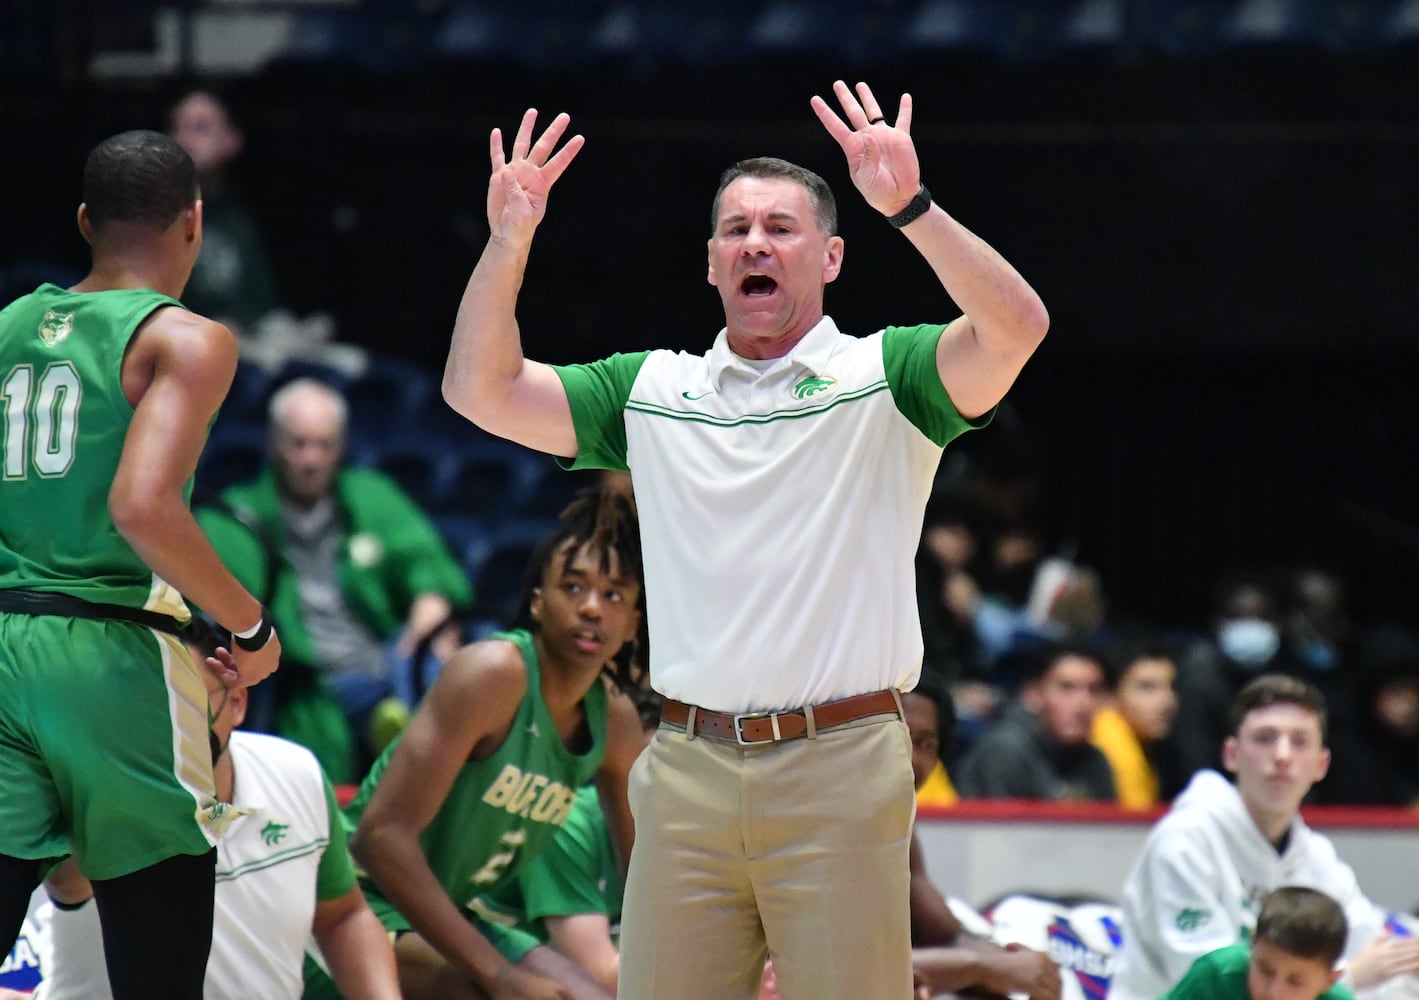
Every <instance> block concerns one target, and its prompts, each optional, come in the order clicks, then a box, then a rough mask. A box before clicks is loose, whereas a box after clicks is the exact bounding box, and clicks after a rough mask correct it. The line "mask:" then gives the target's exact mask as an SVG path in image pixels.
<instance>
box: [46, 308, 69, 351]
mask: <svg viewBox="0 0 1419 1000" xmlns="http://www.w3.org/2000/svg"><path fill="white" fill-rule="evenodd" d="M73 332H74V314H73V313H62V312H55V311H54V310H53V309H46V310H45V311H44V319H42V320H40V321H39V339H40V340H42V341H44V346H45V347H54V346H56V345H57V344H59V343H60V342H61V341H63V340H65V339H67V338H68V336H69V334H71V333H73Z"/></svg>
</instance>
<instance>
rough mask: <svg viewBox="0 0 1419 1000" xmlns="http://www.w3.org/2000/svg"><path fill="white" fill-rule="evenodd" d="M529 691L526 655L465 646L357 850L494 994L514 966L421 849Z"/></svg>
mask: <svg viewBox="0 0 1419 1000" xmlns="http://www.w3.org/2000/svg"><path fill="white" fill-rule="evenodd" d="M526 691H527V671H526V669H525V667H524V666H523V663H522V658H521V656H520V655H519V654H518V652H517V649H516V647H515V646H513V644H512V643H510V642H505V641H502V640H495V641H488V642H478V643H473V644H472V645H469V646H464V647H463V648H462V649H460V650H459V651H458V652H457V653H455V654H454V655H453V656H452V657H451V658H450V659H449V661H448V663H446V664H445V665H444V668H443V671H442V672H441V673H440V674H439V677H438V679H437V680H436V681H434V684H433V687H431V688H430V689H429V692H428V694H427V695H426V696H425V697H424V700H423V701H422V702H421V703H420V705H419V709H418V711H416V712H415V713H414V716H413V718H411V719H410V720H409V724H408V726H407V727H405V729H404V733H403V735H402V736H401V737H400V740H399V745H398V747H397V748H396V749H395V751H394V753H393V755H392V756H391V757H390V759H389V762H388V764H387V766H386V768H385V771H384V774H383V775H382V777H381V778H380V781H379V785H378V787H377V788H376V789H375V790H374V794H373V795H372V796H371V797H370V801H369V803H368V804H367V805H366V807H365V810H364V813H363V815H362V816H361V819H360V824H359V826H358V828H357V829H356V830H355V833H354V836H353V837H352V838H351V840H350V852H351V853H352V854H353V855H354V856H355V860H356V861H357V862H359V864H360V865H361V866H362V867H363V868H364V870H365V872H366V873H367V874H368V875H369V877H370V878H372V879H373V880H374V881H375V883H376V884H377V885H378V886H379V888H380V891H381V892H383V893H384V895H385V898H387V899H388V900H389V901H390V903H392V904H393V905H394V906H395V908H396V909H398V910H399V912H400V913H401V914H403V915H404V918H405V919H406V920H408V921H409V924H410V926H411V927H413V928H414V930H415V931H417V932H418V933H419V935H420V936H422V937H423V938H424V940H425V941H427V942H428V944H429V945H430V946H432V947H433V948H434V949H435V950H436V951H438V952H439V954H440V955H442V956H443V957H444V959H445V960H446V961H447V962H448V963H449V964H450V965H451V966H453V967H454V968H455V969H457V970H459V971H460V972H461V973H463V974H464V975H465V976H467V977H468V978H469V979H471V980H473V981H474V982H475V983H477V984H478V985H480V986H481V987H483V988H484V989H487V990H488V991H489V992H493V991H492V990H491V989H490V987H491V985H492V984H493V983H494V982H495V981H496V980H497V979H498V977H499V976H501V975H503V974H505V972H506V971H507V969H508V968H509V966H508V963H507V961H506V960H505V959H504V958H503V957H502V956H501V955H499V954H498V952H497V951H496V950H495V949H494V948H493V946H492V945H491V944H489V943H488V940H487V939H486V938H485V937H483V935H482V934H480V933H478V931H477V930H475V929H474V927H473V925H472V924H470V923H469V922H468V921H467V920H465V919H464V918H463V916H462V914H461V913H460V912H459V909H458V903H456V902H455V901H454V900H453V899H451V898H449V895H448V893H447V892H446V891H445V890H444V888H443V886H442V885H441V884H440V882H439V880H438V878H437V876H435V875H434V873H433V870H432V869H430V868H429V863H428V860H427V859H426V858H425V857H424V852H423V848H422V847H420V845H419V836H420V834H421V833H423V831H424V828H425V827H427V826H428V825H429V823H431V822H432V821H433V818H434V816H435V815H437V813H438V811H439V808H440V807H441V806H442V805H443V801H444V799H445V797H446V796H447V795H448V792H449V790H450V789H451V788H452V787H453V782H454V779H455V778H456V777H457V775H458V771H459V769H460V768H461V767H462V766H463V764H464V762H465V761H467V760H468V758H469V756H470V755H471V754H472V753H473V751H474V748H475V747H477V746H478V744H479V743H480V742H482V741H483V740H485V739H489V738H491V737H493V736H494V734H500V733H502V732H503V731H504V730H505V729H506V727H507V724H508V721H509V720H510V719H512V718H513V716H514V715H515V714H516V712H517V706H518V704H519V703H520V702H521V700H522V697H523V695H524V694H525V693H526Z"/></svg>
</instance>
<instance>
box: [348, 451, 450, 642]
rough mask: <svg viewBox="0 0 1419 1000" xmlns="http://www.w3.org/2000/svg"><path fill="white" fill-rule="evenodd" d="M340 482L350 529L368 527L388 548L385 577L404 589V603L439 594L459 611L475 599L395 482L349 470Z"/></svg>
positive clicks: (421, 514)
mask: <svg viewBox="0 0 1419 1000" xmlns="http://www.w3.org/2000/svg"><path fill="white" fill-rule="evenodd" d="M341 480H342V481H341V487H340V488H341V492H342V494H343V496H342V499H343V500H344V501H345V503H346V505H347V509H348V510H349V511H350V513H351V518H350V520H351V524H350V527H351V531H352V533H359V532H360V531H361V530H364V527H365V525H369V530H370V532H371V533H372V534H374V535H376V536H378V537H379V538H381V539H382V541H383V542H384V544H385V545H387V546H388V548H389V552H388V553H387V558H388V559H389V560H390V562H389V563H388V565H387V566H386V567H385V569H384V570H383V572H382V574H381V575H382V576H383V577H384V579H385V581H386V585H387V586H390V587H391V588H394V589H396V590H397V591H400V592H402V596H403V598H404V603H405V605H406V606H407V604H408V603H410V602H412V601H413V599H414V598H415V597H417V596H418V595H419V594H439V595H441V596H443V597H445V598H447V599H448V601H449V603H450V604H452V605H453V606H454V607H455V608H459V609H462V608H466V607H467V606H468V605H469V604H470V603H472V598H473V588H472V586H471V585H470V584H469V582H468V577H467V576H466V575H465V574H464V572H463V570H462V569H461V568H460V567H459V565H458V563H457V562H456V561H455V560H454V558H453V556H452V555H451V554H450V553H449V551H448V546H446V545H445V544H444V542H443V539H442V537H440V535H439V533H438V529H437V528H435V527H434V525H433V522H432V521H431V520H429V517H428V515H426V514H425V513H424V512H423V510H422V509H421V508H420V507H419V505H418V504H416V503H415V502H414V501H413V500H412V499H410V497H409V496H408V495H407V494H406V493H405V492H404V491H403V490H402V489H400V488H399V485H398V484H397V483H395V482H394V481H393V480H392V479H390V478H388V477H387V476H385V475H383V474H382V473H379V472H376V471H374V470H373V469H348V470H346V471H345V472H344V473H343V474H342V476H341ZM396 617H399V615H398V614H396Z"/></svg>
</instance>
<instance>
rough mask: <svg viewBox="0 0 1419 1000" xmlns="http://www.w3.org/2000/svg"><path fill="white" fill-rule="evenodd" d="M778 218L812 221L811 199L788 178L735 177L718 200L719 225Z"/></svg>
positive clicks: (806, 191)
mask: <svg viewBox="0 0 1419 1000" xmlns="http://www.w3.org/2000/svg"><path fill="white" fill-rule="evenodd" d="M771 214H782V215H789V216H793V217H795V218H798V219H800V220H815V219H816V217H817V215H816V212H815V210H814V208H813V196H812V195H811V194H810V193H809V191H808V188H806V187H805V186H804V185H802V184H801V183H799V182H798V181H795V180H793V179H792V178H789V177H748V176H746V177H736V178H735V179H734V180H732V181H730V182H729V186H728V187H726V188H725V189H724V191H723V193H721V194H720V196H719V216H718V218H717V219H716V220H715V221H716V222H717V223H723V222H725V221H726V220H728V219H732V218H740V217H742V218H753V217H755V216H758V215H771Z"/></svg>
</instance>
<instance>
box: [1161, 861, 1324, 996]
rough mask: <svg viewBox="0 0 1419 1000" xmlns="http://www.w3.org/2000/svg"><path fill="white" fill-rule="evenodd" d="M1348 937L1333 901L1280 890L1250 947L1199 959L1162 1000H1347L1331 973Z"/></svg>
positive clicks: (1259, 919) (1267, 904)
mask: <svg viewBox="0 0 1419 1000" xmlns="http://www.w3.org/2000/svg"><path fill="white" fill-rule="evenodd" d="M1348 933H1349V928H1348V927H1347V926H1346V923H1345V911H1344V910H1342V909H1341V908H1340V905H1339V904H1338V903H1336V901H1335V900H1333V899H1331V898H1330V897H1329V896H1327V895H1326V894H1325V893H1323V892H1317V891H1316V890H1314V889H1305V888H1301V887H1300V886H1283V887H1282V888H1280V889H1276V890H1274V891H1272V892H1271V893H1270V894H1269V895H1268V896H1267V897H1266V901H1265V902H1264V903H1263V904H1262V906H1261V913H1260V914H1258V915H1257V918H1256V934H1255V936H1254V937H1253V939H1252V943H1251V946H1250V947H1248V946H1247V945H1246V944H1245V943H1240V942H1239V943H1237V944H1234V945H1231V946H1229V947H1226V948H1220V949H1218V950H1217V951H1213V952H1208V953H1207V954H1206V955H1203V956H1202V957H1201V958H1199V959H1198V960H1197V961H1196V962H1194V963H1192V968H1190V969H1188V971H1187V975H1185V976H1183V978H1182V982H1180V983H1178V984H1177V985H1176V986H1174V987H1173V988H1172V989H1171V990H1169V991H1168V992H1167V994H1166V995H1165V996H1164V997H1163V1000H1351V997H1352V994H1351V993H1350V991H1349V990H1348V989H1346V988H1345V987H1344V986H1340V985H1338V981H1339V979H1340V972H1339V971H1338V970H1337V969H1336V968H1335V963H1336V962H1337V961H1338V960H1339V959H1340V954H1341V952H1343V951H1344V950H1345V937H1346V935H1347V934H1348Z"/></svg>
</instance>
